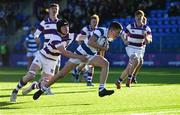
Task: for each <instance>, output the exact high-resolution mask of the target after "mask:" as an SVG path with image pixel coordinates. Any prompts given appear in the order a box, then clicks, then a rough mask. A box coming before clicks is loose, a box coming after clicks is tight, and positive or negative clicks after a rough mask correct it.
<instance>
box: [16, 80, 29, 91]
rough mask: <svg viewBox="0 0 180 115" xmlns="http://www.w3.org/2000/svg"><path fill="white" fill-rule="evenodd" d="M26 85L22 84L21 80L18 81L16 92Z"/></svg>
mask: <svg viewBox="0 0 180 115" xmlns="http://www.w3.org/2000/svg"><path fill="white" fill-rule="evenodd" d="M26 84H27V83H24V82H23V80H22V79H21V80H19V82H18V84H17V86H16V88H15V89H16V90H17V91H18V90H19V89H21V88H22V87H23V86H25V85H26Z"/></svg>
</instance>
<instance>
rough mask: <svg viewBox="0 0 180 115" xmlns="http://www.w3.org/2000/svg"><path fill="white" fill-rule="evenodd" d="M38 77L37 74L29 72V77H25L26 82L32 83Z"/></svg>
mask: <svg viewBox="0 0 180 115" xmlns="http://www.w3.org/2000/svg"><path fill="white" fill-rule="evenodd" d="M35 76H36V73H35V72H32V71H29V72H28V73H27V75H26V76H25V77H24V80H25V81H31V80H32V79H33V78H34V77H35Z"/></svg>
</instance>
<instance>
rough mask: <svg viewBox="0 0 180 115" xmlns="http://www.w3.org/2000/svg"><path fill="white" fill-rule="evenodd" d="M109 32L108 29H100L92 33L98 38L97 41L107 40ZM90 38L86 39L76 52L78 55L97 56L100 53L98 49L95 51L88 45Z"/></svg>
mask: <svg viewBox="0 0 180 115" xmlns="http://www.w3.org/2000/svg"><path fill="white" fill-rule="evenodd" d="M107 32H108V29H107V28H102V27H98V28H97V29H95V30H94V31H93V32H92V34H91V36H92V35H94V36H96V39H97V41H98V39H104V38H106V39H107ZM89 38H90V37H88V38H86V39H85V40H84V42H83V43H82V44H81V45H80V46H79V47H78V48H77V50H76V51H75V52H76V53H77V54H79V55H82V54H86V55H95V54H96V53H97V52H98V49H95V48H93V47H91V46H89V45H88V41H89Z"/></svg>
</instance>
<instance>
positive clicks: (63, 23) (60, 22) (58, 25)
mask: <svg viewBox="0 0 180 115" xmlns="http://www.w3.org/2000/svg"><path fill="white" fill-rule="evenodd" d="M66 25H69V22H68V21H67V20H66V19H60V20H59V21H58V22H57V24H56V26H57V30H58V31H59V32H60V31H61V27H62V26H66Z"/></svg>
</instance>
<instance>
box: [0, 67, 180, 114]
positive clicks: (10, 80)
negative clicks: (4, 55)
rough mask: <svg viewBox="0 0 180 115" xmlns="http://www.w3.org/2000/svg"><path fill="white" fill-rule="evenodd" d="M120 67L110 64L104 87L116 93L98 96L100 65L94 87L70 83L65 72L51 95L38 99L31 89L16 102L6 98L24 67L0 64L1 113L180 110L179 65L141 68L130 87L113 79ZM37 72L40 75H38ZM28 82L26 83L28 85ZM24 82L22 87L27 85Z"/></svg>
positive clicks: (23, 72)
mask: <svg viewBox="0 0 180 115" xmlns="http://www.w3.org/2000/svg"><path fill="white" fill-rule="evenodd" d="M122 70H123V68H111V69H110V73H109V77H108V80H107V84H106V86H107V89H114V90H115V93H114V94H113V95H111V96H107V97H102V98H101V97H98V85H99V84H98V81H99V72H100V71H99V69H96V71H95V76H94V83H95V86H94V87H87V86H86V84H85V83H84V82H81V83H73V82H72V80H71V76H70V74H69V76H67V77H66V78H64V79H63V80H61V81H58V82H57V83H55V84H54V85H53V86H52V90H53V92H54V93H55V95H53V96H46V95H43V96H41V98H40V99H39V100H37V101H34V100H33V99H32V96H33V93H34V92H35V91H32V92H31V93H30V94H28V95H25V96H23V95H22V93H21V91H22V90H20V91H19V93H18V97H17V102H16V103H11V102H9V96H10V93H11V91H12V89H13V88H14V87H15V86H16V84H17V82H18V80H19V79H20V78H21V77H22V76H23V75H24V74H25V73H26V70H25V68H0V115H63V114H69V115H75V114H78V115H88V114H94V115H96V114H97V115H104V114H105V115H122V114H123V115H124V114H131V115H132V114H141V115H144V114H145V115H177V114H180V69H179V68H142V70H141V72H140V73H139V75H138V84H133V85H132V87H131V88H127V87H125V84H123V87H122V89H121V90H117V89H116V88H115V85H114V82H115V81H116V79H117V78H118V76H119V75H120V73H121V72H122ZM38 76H39V75H38ZM37 79H38V77H37V78H36V80H37ZM29 85H30V83H29V84H28V85H27V86H29ZM27 86H25V87H27Z"/></svg>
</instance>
